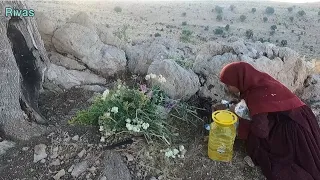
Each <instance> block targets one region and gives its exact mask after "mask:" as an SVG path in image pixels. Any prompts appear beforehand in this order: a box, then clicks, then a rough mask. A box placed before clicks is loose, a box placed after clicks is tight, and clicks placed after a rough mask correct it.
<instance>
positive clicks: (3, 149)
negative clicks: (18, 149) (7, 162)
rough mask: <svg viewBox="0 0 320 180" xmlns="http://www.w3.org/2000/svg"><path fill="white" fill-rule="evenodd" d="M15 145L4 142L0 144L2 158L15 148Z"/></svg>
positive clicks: (10, 142)
mask: <svg viewBox="0 0 320 180" xmlns="http://www.w3.org/2000/svg"><path fill="white" fill-rule="evenodd" d="M14 146H15V143H14V142H12V141H7V140H3V141H1V142H0V156H1V155H2V154H4V153H5V152H6V151H8V150H9V149H10V148H13V147H14Z"/></svg>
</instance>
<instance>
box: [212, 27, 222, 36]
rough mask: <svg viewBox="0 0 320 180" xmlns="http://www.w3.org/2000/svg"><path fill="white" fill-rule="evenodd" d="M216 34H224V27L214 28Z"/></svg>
mask: <svg viewBox="0 0 320 180" xmlns="http://www.w3.org/2000/svg"><path fill="white" fill-rule="evenodd" d="M214 34H216V35H221V34H223V29H221V28H216V29H215V30H214Z"/></svg>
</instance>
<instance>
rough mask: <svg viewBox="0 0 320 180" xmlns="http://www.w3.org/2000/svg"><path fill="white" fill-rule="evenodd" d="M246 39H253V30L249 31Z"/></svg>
mask: <svg viewBox="0 0 320 180" xmlns="http://www.w3.org/2000/svg"><path fill="white" fill-rule="evenodd" d="M246 37H247V38H248V39H251V38H252V37H253V31H252V29H248V30H247V31H246Z"/></svg>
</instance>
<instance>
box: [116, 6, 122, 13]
mask: <svg viewBox="0 0 320 180" xmlns="http://www.w3.org/2000/svg"><path fill="white" fill-rule="evenodd" d="M114 11H115V12H117V13H120V12H122V8H121V7H119V6H116V7H115V8H114Z"/></svg>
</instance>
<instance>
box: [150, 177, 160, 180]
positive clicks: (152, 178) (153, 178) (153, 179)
mask: <svg viewBox="0 0 320 180" xmlns="http://www.w3.org/2000/svg"><path fill="white" fill-rule="evenodd" d="M150 180H158V179H157V178H156V177H151V178H150Z"/></svg>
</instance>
